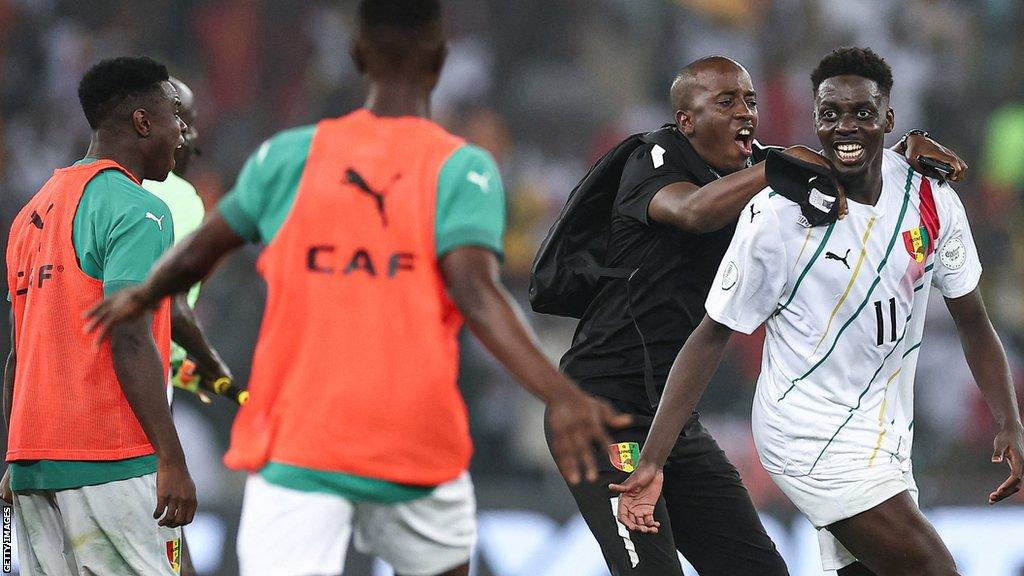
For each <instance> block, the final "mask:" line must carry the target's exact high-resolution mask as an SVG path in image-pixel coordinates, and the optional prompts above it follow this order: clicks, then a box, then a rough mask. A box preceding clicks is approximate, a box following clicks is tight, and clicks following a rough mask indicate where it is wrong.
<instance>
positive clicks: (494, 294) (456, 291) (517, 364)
mask: <svg viewBox="0 0 1024 576" xmlns="http://www.w3.org/2000/svg"><path fill="white" fill-rule="evenodd" d="M498 273H499V268H498V259H497V257H496V256H495V255H494V254H493V253H492V252H491V251H490V250H487V249H484V248H475V247H463V248H457V249H455V250H453V251H452V252H450V253H448V254H447V255H445V256H444V257H443V258H442V259H441V274H442V275H443V276H444V280H445V287H446V288H447V289H448V295H449V296H450V297H451V299H452V301H454V302H455V305H456V306H457V307H458V308H459V311H460V312H462V315H463V317H464V318H465V321H466V326H467V327H469V329H470V330H472V331H473V334H475V335H476V337H477V338H479V339H480V342H481V343H483V345H484V346H485V347H487V349H488V350H489V351H490V352H491V354H493V355H494V357H495V358H497V359H498V360H499V361H500V362H501V363H502V364H503V365H504V366H505V368H507V369H508V371H509V372H511V373H512V375H513V376H515V377H516V380H518V381H519V382H520V383H521V384H522V386H523V388H525V389H526V390H528V391H529V392H530V393H532V394H533V395H534V396H536V397H538V398H539V399H540V400H541V401H542V402H544V403H545V404H547V405H548V408H549V410H548V419H549V424H550V427H551V431H552V436H553V441H552V452H553V453H554V457H555V463H556V464H557V465H558V469H559V470H560V471H561V473H562V475H563V476H564V477H565V478H566V480H567V481H568V482H570V483H571V484H576V483H577V482H579V480H580V469H581V468H582V469H583V471H584V473H585V475H586V478H587V480H589V481H591V482H593V481H594V480H596V479H597V463H596V461H595V460H594V451H593V448H594V447H595V446H596V447H597V448H598V449H599V450H602V451H603V450H604V447H605V446H607V445H608V444H611V443H612V441H611V439H610V437H609V436H608V433H607V432H606V431H605V426H612V427H621V426H625V425H627V424H629V421H630V418H629V416H625V415H616V414H615V413H614V412H613V411H612V410H611V409H610V408H609V407H608V406H606V405H605V404H603V403H602V402H599V401H598V400H596V399H594V398H592V397H590V396H587V395H586V394H584V393H583V392H582V391H580V389H579V388H577V387H576V385H575V384H573V383H572V382H571V381H570V380H569V379H568V378H566V377H565V376H564V375H563V374H562V373H560V372H559V371H558V369H557V368H556V367H555V366H554V365H552V363H551V361H550V360H548V359H547V357H546V356H544V353H543V352H541V350H540V347H539V345H538V344H537V338H536V335H535V334H534V332H533V330H531V329H530V327H529V326H528V325H527V323H526V320H525V318H524V317H523V314H522V311H521V310H520V309H519V306H517V305H516V304H515V302H513V301H512V299H511V297H510V296H509V294H508V292H507V291H506V290H505V287H504V286H503V285H502V283H501V280H500V278H499V275H498Z"/></svg>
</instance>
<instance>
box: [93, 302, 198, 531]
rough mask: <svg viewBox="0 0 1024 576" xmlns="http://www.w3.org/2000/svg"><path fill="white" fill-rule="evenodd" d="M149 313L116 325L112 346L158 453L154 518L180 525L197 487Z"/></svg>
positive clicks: (192, 507)
mask: <svg viewBox="0 0 1024 576" xmlns="http://www.w3.org/2000/svg"><path fill="white" fill-rule="evenodd" d="M152 323H153V318H152V315H151V314H149V313H145V314H143V315H142V316H141V317H140V318H138V319H135V320H130V321H127V322H124V323H122V324H119V325H117V326H114V327H113V328H112V329H111V330H110V350H111V354H112V356H113V361H114V372H115V373H116V374H117V379H118V381H119V382H120V383H121V390H122V391H123V392H124V396H125V399H127V400H128V404H129V405H130V406H131V408H132V411H133V412H134V413H135V417H136V418H137V419H138V420H139V424H141V425H142V429H143V431H145V433H146V437H147V438H148V439H149V442H150V444H152V445H153V449H154V450H155V451H156V456H157V460H158V464H157V473H156V474H157V475H156V491H157V503H156V510H155V511H154V512H153V518H160V522H159V524H160V525H161V526H171V527H175V526H183V525H185V524H188V523H189V522H191V521H192V517H193V516H194V515H195V512H196V487H195V484H193V483H192V478H191V476H189V473H188V468H187V467H186V466H185V454H184V452H182V449H181V443H180V442H179V440H178V432H177V430H175V428H174V421H173V420H172V419H171V410H170V407H169V406H168V405H167V396H166V395H165V390H164V384H165V381H166V380H165V379H166V375H165V374H164V367H163V362H162V361H161V359H160V352H159V351H158V350H157V347H156V341H155V340H153V334H152V331H151V329H150V327H151V326H152Z"/></svg>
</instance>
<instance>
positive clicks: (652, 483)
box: [609, 316, 732, 532]
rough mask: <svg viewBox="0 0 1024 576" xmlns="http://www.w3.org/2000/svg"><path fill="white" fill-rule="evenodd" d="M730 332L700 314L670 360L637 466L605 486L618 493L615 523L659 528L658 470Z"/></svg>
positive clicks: (644, 529)
mask: <svg viewBox="0 0 1024 576" xmlns="http://www.w3.org/2000/svg"><path fill="white" fill-rule="evenodd" d="M730 336H732V329H730V328H729V327H728V326H725V325H723V324H719V323H718V322H716V321H714V320H713V319H711V317H710V316H704V320H702V321H701V323H700V325H699V326H697V329H696V330H694V331H693V334H691V335H690V337H689V339H687V340H686V344H684V345H683V349H682V350H680V351H679V354H678V355H677V356H676V359H675V362H673V363H672V370H670V371H669V373H668V380H666V382H665V393H664V395H663V396H662V397H661V404H659V405H658V411H657V413H656V414H655V415H654V423H653V424H652V425H651V431H650V432H649V433H648V434H647V440H646V441H645V442H644V447H643V450H642V451H641V452H640V462H639V463H638V464H637V469H636V470H634V471H633V473H632V474H631V475H630V476H629V478H627V479H626V481H625V482H623V483H622V484H611V485H610V486H609V488H610V489H611V490H612V491H614V492H618V493H619V494H620V496H619V521H621V522H622V523H623V524H624V525H625V526H626V528H629V529H630V530H637V531H640V532H657V531H658V527H659V523H658V522H656V521H655V520H654V506H655V504H657V502H658V497H659V496H661V478H662V475H661V469H662V467H663V466H664V465H665V460H667V459H668V455H669V453H670V452H671V451H672V447H673V446H674V445H675V443H676V439H678V438H679V433H680V432H681V431H682V429H683V426H684V425H685V424H686V421H687V419H689V417H690V414H691V413H693V409H694V408H696V406H697V402H698V401H700V397H701V396H702V395H703V394H704V390H706V389H707V387H708V383H709V382H711V377H712V376H714V374H715V370H717V369H718V363H719V362H720V361H721V360H722V354H723V352H724V351H725V345H726V344H728V343H729V337H730Z"/></svg>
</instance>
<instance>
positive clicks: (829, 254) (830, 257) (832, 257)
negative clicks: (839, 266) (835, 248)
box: [825, 248, 850, 270]
mask: <svg viewBox="0 0 1024 576" xmlns="http://www.w3.org/2000/svg"><path fill="white" fill-rule="evenodd" d="M849 257H850V249H849V248H847V249H846V255H845V256H843V257H842V258H840V257H839V256H837V255H835V254H833V253H832V252H825V260H838V261H840V262H842V263H843V265H844V266H846V269H847V270H849V269H850V263H849V262H847V261H846V259H847V258H849Z"/></svg>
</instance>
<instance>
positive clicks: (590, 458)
mask: <svg viewBox="0 0 1024 576" xmlns="http://www.w3.org/2000/svg"><path fill="white" fill-rule="evenodd" d="M573 389H574V390H576V391H575V392H574V393H572V394H567V395H564V396H561V397H559V399H558V400H556V401H554V402H551V403H549V404H548V416H547V417H548V430H549V431H550V433H551V454H552V456H554V458H555V465H556V466H558V471H559V472H561V473H562V476H563V477H564V478H565V480H566V482H568V483H569V484H578V483H579V481H580V478H581V474H580V470H581V469H582V471H583V474H582V476H583V477H585V478H586V479H587V481H588V482H595V481H597V460H596V458H595V457H594V454H595V453H600V454H603V453H605V452H606V451H607V450H608V446H609V445H610V444H612V443H613V441H612V438H611V436H609V435H608V428H609V427H610V428H622V427H624V426H628V425H629V424H630V423H631V422H632V421H633V417H632V416H630V415H628V414H619V413H617V412H615V411H614V410H612V409H611V408H610V407H609V406H608V405H607V404H605V403H604V402H601V401H600V400H598V399H596V398H594V397H592V396H589V395H587V394H585V393H583V392H581V391H579V390H578V389H576V388H575V387H574V388H573ZM595 447H596V448H597V450H596V451H595V449H594V448H595Z"/></svg>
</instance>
